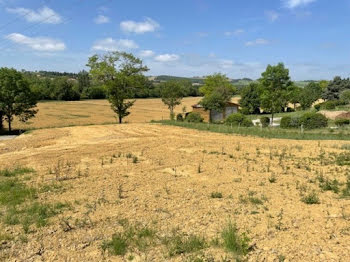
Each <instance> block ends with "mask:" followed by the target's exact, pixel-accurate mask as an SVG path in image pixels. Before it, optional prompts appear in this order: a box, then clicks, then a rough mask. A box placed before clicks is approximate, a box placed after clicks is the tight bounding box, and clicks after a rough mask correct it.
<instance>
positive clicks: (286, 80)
mask: <svg viewBox="0 0 350 262" xmlns="http://www.w3.org/2000/svg"><path fill="white" fill-rule="evenodd" d="M259 81H260V83H261V85H262V87H263V92H262V95H261V106H262V107H263V108H264V109H265V110H267V111H269V112H270V113H271V115H272V123H273V117H274V114H275V113H276V112H280V111H281V109H282V108H284V107H286V105H287V103H288V88H289V87H290V86H291V85H292V82H291V81H290V77H289V70H288V69H287V68H285V67H284V64H283V63H279V64H278V65H276V66H271V65H268V66H267V68H266V71H265V72H263V73H262V74H261V78H260V79H259Z"/></svg>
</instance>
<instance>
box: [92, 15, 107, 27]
mask: <svg viewBox="0 0 350 262" xmlns="http://www.w3.org/2000/svg"><path fill="white" fill-rule="evenodd" d="M109 21H110V20H109V17H107V16H104V15H99V16H97V17H96V18H95V19H94V22H95V24H98V25H100V24H107V23H109Z"/></svg>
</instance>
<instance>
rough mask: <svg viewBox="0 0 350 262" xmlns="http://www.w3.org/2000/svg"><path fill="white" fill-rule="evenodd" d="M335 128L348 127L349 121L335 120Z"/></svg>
mask: <svg viewBox="0 0 350 262" xmlns="http://www.w3.org/2000/svg"><path fill="white" fill-rule="evenodd" d="M335 125H336V126H347V125H350V119H336V120H335Z"/></svg>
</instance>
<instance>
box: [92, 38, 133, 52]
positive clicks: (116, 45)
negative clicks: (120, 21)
mask: <svg viewBox="0 0 350 262" xmlns="http://www.w3.org/2000/svg"><path fill="white" fill-rule="evenodd" d="M138 47H139V46H138V45H137V44H136V43H135V42H134V41H133V40H129V39H118V40H115V39H113V38H110V37H109V38H105V39H102V40H98V41H96V42H95V44H94V45H93V47H92V50H97V51H107V52H111V51H125V50H129V49H136V48H138Z"/></svg>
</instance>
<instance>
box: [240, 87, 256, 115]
mask: <svg viewBox="0 0 350 262" xmlns="http://www.w3.org/2000/svg"><path fill="white" fill-rule="evenodd" d="M261 92H262V89H261V87H260V85H259V83H250V84H249V85H247V86H245V87H243V89H242V90H241V92H240V94H241V99H240V102H239V103H240V106H241V107H242V112H244V113H247V114H259V113H260V104H261V100H260V96H261Z"/></svg>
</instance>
